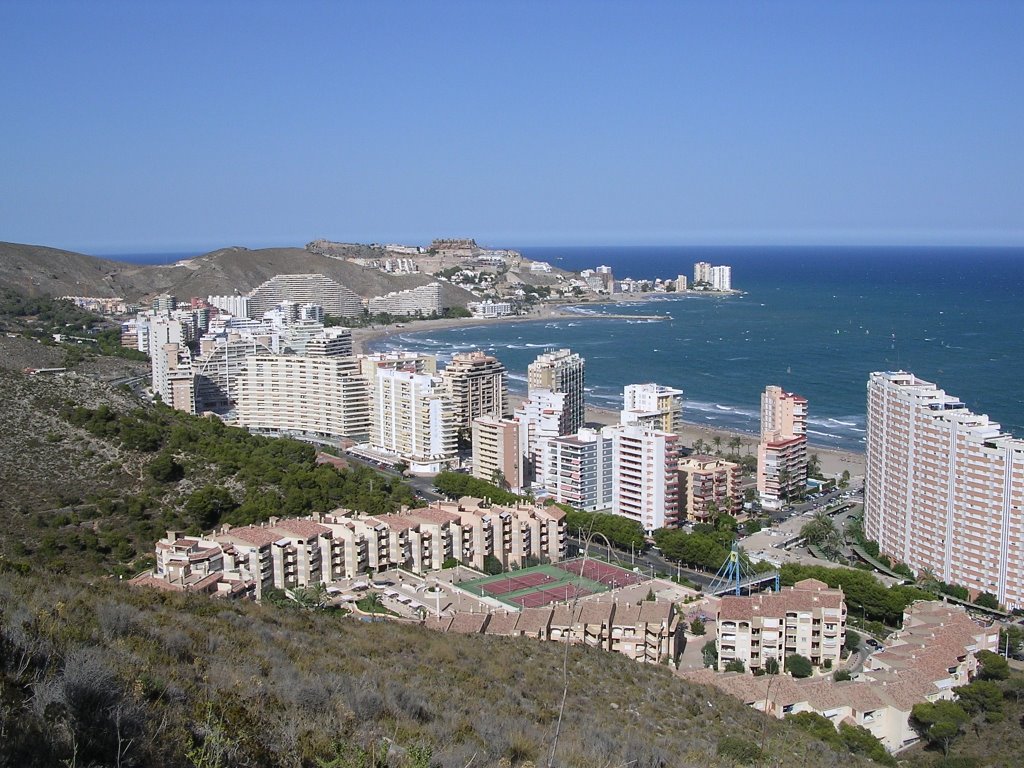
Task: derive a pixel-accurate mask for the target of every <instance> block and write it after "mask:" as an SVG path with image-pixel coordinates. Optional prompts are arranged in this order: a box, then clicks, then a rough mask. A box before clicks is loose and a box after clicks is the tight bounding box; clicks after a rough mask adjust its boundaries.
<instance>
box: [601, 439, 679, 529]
mask: <svg viewBox="0 0 1024 768" xmlns="http://www.w3.org/2000/svg"><path fill="white" fill-rule="evenodd" d="M613 435H614V437H613V456H612V473H613V475H612V512H613V513H614V514H616V515H622V516H623V517H628V518H629V519H630V520H635V521H636V522H638V523H640V524H641V525H642V526H643V527H644V530H645V531H647V533H652V532H654V531H655V530H657V529H658V528H674V527H675V526H676V525H677V524H678V522H679V469H678V462H679V438H678V437H677V436H676V435H673V434H671V433H669V432H662V431H661V430H657V429H648V428H645V427H641V426H635V425H634V426H624V425H619V426H618V427H615V429H614V432H613Z"/></svg>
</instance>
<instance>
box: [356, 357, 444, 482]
mask: <svg viewBox="0 0 1024 768" xmlns="http://www.w3.org/2000/svg"><path fill="white" fill-rule="evenodd" d="M370 446H371V447H373V448H375V449H378V450H381V451H383V452H385V453H390V454H393V455H396V456H399V457H401V458H402V459H403V460H404V461H406V462H408V464H409V468H410V469H411V470H412V471H413V472H427V473H430V472H440V471H442V470H444V469H447V468H449V467H450V466H452V464H454V462H455V460H456V457H457V447H458V422H457V421H456V418H455V410H454V408H453V407H452V403H451V400H449V399H448V395H447V391H446V390H445V386H444V382H443V381H442V380H441V379H440V378H438V377H436V376H431V375H429V374H423V373H413V372H409V371H402V370H396V369H394V368H377V370H376V377H375V379H374V387H373V400H372V405H371V425H370Z"/></svg>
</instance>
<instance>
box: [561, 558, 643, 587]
mask: <svg viewBox="0 0 1024 768" xmlns="http://www.w3.org/2000/svg"><path fill="white" fill-rule="evenodd" d="M554 565H555V567H556V568H561V569H562V570H563V571H568V572H569V573H575V574H576V575H577V576H582V577H583V578H585V579H590V580H591V581H596V582H599V583H601V584H604V585H605V586H606V587H630V586H632V585H633V584H639V583H640V582H641V581H644V580H645V579H644V577H643V576H641V575H640V574H637V573H632V572H631V571H627V570H624V569H622V568H616V567H615V566H614V565H608V564H607V563H600V562H598V561H596V560H586V561H584V560H573V561H572V562H565V563H555V564H554Z"/></svg>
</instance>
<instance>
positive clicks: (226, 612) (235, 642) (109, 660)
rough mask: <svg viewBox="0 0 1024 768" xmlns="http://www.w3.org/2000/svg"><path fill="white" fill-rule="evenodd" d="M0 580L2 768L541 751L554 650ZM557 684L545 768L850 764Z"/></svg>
mask: <svg viewBox="0 0 1024 768" xmlns="http://www.w3.org/2000/svg"><path fill="white" fill-rule="evenodd" d="M0 575H2V578H0V766H25V767H31V766H44V765H45V766H49V765H56V764H60V763H61V762H64V763H65V764H68V765H83V766H84V765H122V766H141V765H145V766H229V765H230V766H277V765H280V766H310V767H312V766H323V765H334V766H352V767H355V766H366V767H367V768H369V767H370V766H396V767H399V766H410V767H412V766H417V767H418V766H445V767H447V766H451V767H452V768H455V767H458V768H462V767H463V766H466V765H499V764H505V765H510V766H524V765H527V764H529V763H533V764H535V765H540V764H547V763H548V758H549V755H550V753H551V749H552V745H553V744H555V731H556V728H557V724H558V721H559V712H560V709H561V706H562V703H561V702H562V689H563V686H562V664H563V654H564V652H565V649H564V648H563V647H560V646H559V645H557V644H554V643H538V642H535V641H530V640H527V639H519V640H512V639H502V638H488V637H465V636H452V635H440V634H434V633H431V632H429V631H427V630H424V629H422V628H420V627H418V626H408V625H403V624H398V623H384V624H379V623H363V622H360V621H358V620H355V619H352V618H348V617H343V616H341V615H339V614H338V613H337V612H332V611H330V610H318V609H316V608H313V607H311V608H302V607H300V606H297V605H294V604H292V605H289V604H287V603H285V604H279V605H256V604H252V603H224V602H220V601H217V600H212V599H209V598H206V597H200V596H185V595H179V594H167V593H162V592H154V591H150V590H142V589H139V588H134V587H129V586H127V585H124V584H121V583H119V582H116V581H114V580H110V579H106V578H100V579H96V580H92V581H85V580H81V579H79V578H77V577H72V576H54V575H53V574H52V573H49V572H46V571H43V570H40V571H38V572H37V571H30V572H28V573H19V572H15V571H14V570H12V569H10V568H9V567H8V568H6V569H5V570H4V572H3V573H2V574H0ZM567 671H568V680H569V688H568V696H567V698H566V703H565V709H564V712H563V714H562V719H561V729H560V734H559V736H558V740H557V745H556V747H555V749H554V759H553V762H552V764H553V765H556V766H579V767H580V768H584V767H586V768H590V766H595V765H609V764H610V765H633V766H647V767H649V768H650V767H654V766H676V765H700V766H732V765H743V764H749V763H747V762H743V761H741V760H739V759H738V756H742V755H747V754H757V755H761V754H764V755H765V756H767V757H766V758H765V759H764V760H763V761H759V762H760V764H764V765H779V766H781V765H787V764H793V763H794V762H797V763H800V764H807V765H820V766H839V765H849V766H856V765H859V764H862V763H861V762H860V761H859V760H858V759H857V758H851V756H850V755H849V754H848V753H846V752H845V751H843V752H842V753H840V752H837V751H833V750H832V749H830V748H829V747H828V746H825V745H823V744H822V743H821V742H819V741H817V740H815V739H814V738H812V737H809V736H806V735H804V734H802V733H800V732H799V731H798V730H797V729H795V728H793V727H791V726H789V725H788V724H786V723H782V722H777V721H771V720H767V719H765V718H763V717H762V716H761V715H759V714H758V713H756V712H754V711H753V710H751V709H749V708H747V707H745V706H743V705H742V704H741V703H740V702H737V701H734V700H732V699H729V698H728V697H726V696H723V695H721V694H718V693H717V692H714V691H709V690H706V689H703V688H700V687H697V686H693V685H689V684H687V683H684V682H683V681H681V680H680V679H679V678H677V677H675V676H674V675H673V674H672V672H671V670H669V669H667V668H665V667H649V666H642V665H639V664H637V663H636V662H633V661H631V660H629V659H627V658H625V657H621V656H617V655H612V654H607V653H604V652H601V651H597V650H594V649H589V648H577V647H572V648H570V649H568V655H567ZM502 761H504V762H502Z"/></svg>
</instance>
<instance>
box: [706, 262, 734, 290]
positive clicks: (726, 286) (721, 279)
mask: <svg viewBox="0 0 1024 768" xmlns="http://www.w3.org/2000/svg"><path fill="white" fill-rule="evenodd" d="M709 282H710V283H711V289H712V290H714V291H731V290H732V267H726V266H719V267H712V268H711V279H710V280H709Z"/></svg>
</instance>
